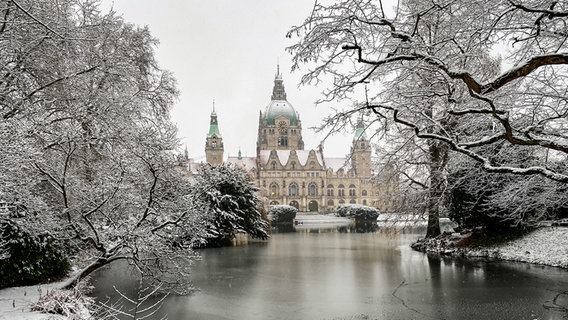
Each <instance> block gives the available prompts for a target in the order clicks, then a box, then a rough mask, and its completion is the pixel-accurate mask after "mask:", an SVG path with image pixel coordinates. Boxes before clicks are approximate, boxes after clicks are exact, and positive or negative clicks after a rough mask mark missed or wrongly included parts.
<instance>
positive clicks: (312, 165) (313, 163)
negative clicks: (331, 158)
mask: <svg viewBox="0 0 568 320" xmlns="http://www.w3.org/2000/svg"><path fill="white" fill-rule="evenodd" d="M315 168H316V163H315V162H314V161H310V169H312V170H313V169H315Z"/></svg>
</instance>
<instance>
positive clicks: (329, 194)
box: [327, 184, 333, 197]
mask: <svg viewBox="0 0 568 320" xmlns="http://www.w3.org/2000/svg"><path fill="white" fill-rule="evenodd" d="M327 195H328V196H329V197H333V185H332V184H328V185H327Z"/></svg>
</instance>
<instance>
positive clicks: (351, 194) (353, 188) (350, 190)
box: [349, 184, 355, 197]
mask: <svg viewBox="0 0 568 320" xmlns="http://www.w3.org/2000/svg"><path fill="white" fill-rule="evenodd" d="M349 196H350V197H354V196H355V185H354V184H350V185H349Z"/></svg>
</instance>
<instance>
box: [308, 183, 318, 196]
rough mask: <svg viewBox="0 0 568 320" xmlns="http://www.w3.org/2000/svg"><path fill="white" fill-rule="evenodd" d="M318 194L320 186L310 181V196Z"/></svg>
mask: <svg viewBox="0 0 568 320" xmlns="http://www.w3.org/2000/svg"><path fill="white" fill-rule="evenodd" d="M317 195H318V186H317V184H315V183H313V182H312V183H310V184H309V185H308V196H317Z"/></svg>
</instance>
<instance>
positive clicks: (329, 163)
mask: <svg viewBox="0 0 568 320" xmlns="http://www.w3.org/2000/svg"><path fill="white" fill-rule="evenodd" d="M325 166H326V167H327V169H332V170H333V172H337V170H339V169H341V168H343V170H345V171H347V170H349V169H350V164H349V161H347V159H345V158H340V157H331V158H328V157H326V158H325Z"/></svg>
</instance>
